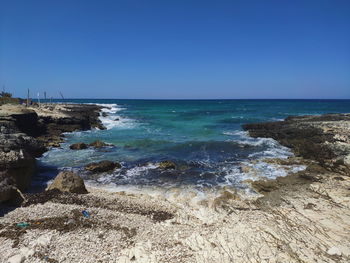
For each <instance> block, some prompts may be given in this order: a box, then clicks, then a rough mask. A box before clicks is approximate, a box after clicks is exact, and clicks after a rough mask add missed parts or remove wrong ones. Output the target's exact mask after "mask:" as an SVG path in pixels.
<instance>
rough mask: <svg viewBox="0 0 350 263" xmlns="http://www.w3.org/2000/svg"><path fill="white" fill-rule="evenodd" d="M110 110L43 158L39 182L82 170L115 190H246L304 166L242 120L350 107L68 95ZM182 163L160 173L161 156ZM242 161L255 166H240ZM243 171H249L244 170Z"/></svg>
mask: <svg viewBox="0 0 350 263" xmlns="http://www.w3.org/2000/svg"><path fill="white" fill-rule="evenodd" d="M69 102H75V103H97V104H101V105H104V106H106V107H108V108H106V109H104V110H103V111H104V112H106V113H107V114H108V116H107V117H102V116H101V117H100V118H101V120H102V122H103V123H104V124H105V126H106V127H107V130H92V131H86V132H75V133H70V134H67V135H66V136H67V141H66V142H65V143H63V144H62V148H58V149H52V150H51V151H49V152H47V153H45V154H44V156H43V157H42V158H40V159H39V163H40V170H39V173H38V175H37V182H38V181H47V180H48V179H50V178H52V177H53V176H55V175H56V174H57V172H58V171H59V170H61V169H73V170H77V171H80V172H81V173H82V174H83V176H84V178H85V179H86V180H87V181H88V182H89V183H90V184H94V185H99V186H105V187H109V188H115V189H128V188H138V189H140V188H149V187H154V186H159V187H161V188H163V189H170V188H172V187H190V188H195V189H198V190H200V189H208V188H216V187H223V186H228V187H234V188H237V189H244V190H246V191H249V188H248V187H247V186H246V185H245V184H244V183H242V181H244V180H246V179H253V180H255V179H258V178H261V177H266V178H276V177H277V176H284V175H286V174H287V172H288V171H298V170H300V169H303V168H304V167H297V166H293V167H280V166H277V165H272V164H268V163H265V162H263V161H262V160H263V159H265V158H276V157H278V158H287V157H288V156H291V155H292V153H291V152H290V150H289V149H287V148H285V147H282V146H281V145H279V144H278V143H277V142H276V141H274V140H272V139H267V138H258V139H253V138H250V137H248V136H247V134H246V133H245V132H243V131H242V129H241V125H242V124H244V123H252V122H262V121H276V120H283V119H284V118H285V117H287V116H289V115H305V114H322V113H340V112H350V100H329V101H326V100H202V101H198V100H197V101H192V100H182V101H177V100H169V101H165V100H69ZM97 139H99V140H102V141H104V142H107V143H111V144H114V145H115V146H116V147H106V148H103V149H98V150H95V149H92V148H90V149H86V150H80V151H72V150H70V149H69V145H70V144H72V143H75V142H86V143H89V142H92V141H94V140H97ZM168 159H169V160H173V161H175V162H176V163H177V165H178V169H177V170H176V171H160V170H159V169H157V163H158V162H159V161H162V160H168ZM100 160H112V161H118V162H120V163H121V164H122V166H123V167H122V168H121V169H118V170H116V171H114V172H113V173H106V174H102V175H99V176H91V175H89V174H86V173H84V172H83V169H82V167H83V166H84V165H86V164H87V163H90V162H93V161H100ZM242 165H245V166H249V167H250V168H252V169H251V171H249V172H247V171H245V172H244V171H242V168H241V167H242ZM243 170H244V169H243Z"/></svg>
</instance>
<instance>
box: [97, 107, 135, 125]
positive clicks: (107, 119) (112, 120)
mask: <svg viewBox="0 0 350 263" xmlns="http://www.w3.org/2000/svg"><path fill="white" fill-rule="evenodd" d="M96 105H99V106H102V107H103V109H102V110H101V114H100V117H99V119H100V121H101V122H102V124H103V125H104V126H105V127H106V128H107V130H110V129H113V128H122V129H129V128H134V126H135V121H134V120H132V119H129V118H126V117H124V116H121V115H118V114H116V113H117V112H119V111H122V110H125V108H122V107H120V106H118V104H115V103H113V104H102V103H100V104H96ZM104 113H105V114H106V116H103V115H105V114H104Z"/></svg>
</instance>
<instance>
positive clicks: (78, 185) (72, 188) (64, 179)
mask: <svg viewBox="0 0 350 263" xmlns="http://www.w3.org/2000/svg"><path fill="white" fill-rule="evenodd" d="M54 189H57V190H59V191H61V192H70V193H77V194H86V193H87V190H86V188H85V184H84V180H83V179H82V178H81V177H80V176H78V175H77V174H75V173H73V172H69V171H64V172H60V173H59V174H58V175H57V176H56V178H55V180H54V181H53V182H52V184H51V185H50V186H49V187H48V188H47V190H54Z"/></svg>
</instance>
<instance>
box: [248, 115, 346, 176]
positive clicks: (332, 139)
mask: <svg viewBox="0 0 350 263" xmlns="http://www.w3.org/2000/svg"><path fill="white" fill-rule="evenodd" d="M349 123H350V114H325V115H317V116H292V117H288V118H286V120H285V121H278V122H265V123H253V124H245V125H242V127H243V129H244V130H246V131H248V132H249V135H250V136H252V137H265V138H273V139H275V140H277V141H278V142H279V143H280V144H282V145H284V146H286V147H289V148H291V149H292V150H293V152H294V153H295V155H296V156H298V157H303V158H305V159H310V160H314V161H317V162H318V163H319V165H320V166H322V167H323V168H325V169H327V170H331V171H333V172H339V173H343V174H350V165H349V164H350V163H349V161H350V160H349V157H348V156H349V155H350V135H349V132H348V127H349Z"/></svg>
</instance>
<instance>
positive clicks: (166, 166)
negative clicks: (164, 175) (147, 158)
mask: <svg viewBox="0 0 350 263" xmlns="http://www.w3.org/2000/svg"><path fill="white" fill-rule="evenodd" d="M158 167H159V168H160V169H163V170H168V169H175V168H176V165H175V163H174V162H172V161H169V160H166V161H161V162H160V163H159V165H158Z"/></svg>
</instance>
